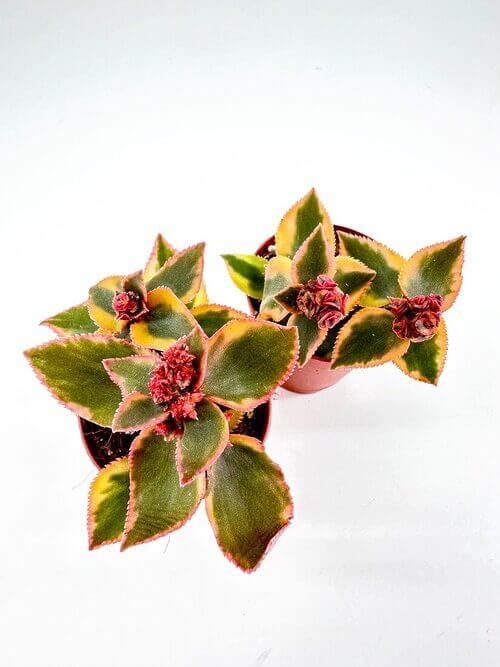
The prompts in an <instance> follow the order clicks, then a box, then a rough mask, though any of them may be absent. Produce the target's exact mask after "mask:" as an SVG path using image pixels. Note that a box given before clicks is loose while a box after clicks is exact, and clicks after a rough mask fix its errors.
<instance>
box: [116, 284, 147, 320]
mask: <svg viewBox="0 0 500 667" xmlns="http://www.w3.org/2000/svg"><path fill="white" fill-rule="evenodd" d="M113 310H114V311H115V313H116V318H117V319H118V320H125V321H127V322H129V321H130V320H135V319H137V318H138V317H139V316H140V315H143V314H144V313H145V312H147V309H146V306H145V305H144V301H143V299H142V297H141V296H140V295H139V294H137V293H136V292H132V291H129V292H117V293H116V294H115V296H114V298H113Z"/></svg>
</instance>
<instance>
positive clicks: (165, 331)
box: [130, 287, 197, 350]
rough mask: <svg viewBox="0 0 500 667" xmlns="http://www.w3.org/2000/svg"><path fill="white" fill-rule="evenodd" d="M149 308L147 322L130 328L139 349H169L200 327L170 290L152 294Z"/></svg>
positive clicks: (159, 288) (150, 293)
mask: <svg viewBox="0 0 500 667" xmlns="http://www.w3.org/2000/svg"><path fill="white" fill-rule="evenodd" d="M147 305H148V308H149V312H148V313H147V315H146V316H145V317H144V319H142V320H141V321H140V322H134V323H133V324H131V325H130V337H131V338H132V340H133V341H134V343H135V344H136V345H139V346H140V347H148V348H152V349H154V350H167V349H168V348H169V347H170V346H171V345H173V343H175V341H176V340H178V339H179V338H182V336H186V335H187V334H188V333H189V332H190V331H191V330H192V329H193V328H194V327H196V326H197V322H196V320H195V319H194V317H193V316H192V314H191V312H190V311H189V310H188V308H187V307H186V306H185V305H184V304H183V303H182V301H181V300H180V299H178V298H177V297H176V296H175V294H174V293H173V291H172V290H170V289H168V288H167V287H158V288H156V289H154V290H153V291H152V292H149V293H148V304H147Z"/></svg>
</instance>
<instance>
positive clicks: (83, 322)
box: [41, 303, 98, 336]
mask: <svg viewBox="0 0 500 667" xmlns="http://www.w3.org/2000/svg"><path fill="white" fill-rule="evenodd" d="M41 324H45V325H46V326H48V327H50V328H51V329H52V331H55V333H56V334H57V335H58V336H72V335H73V334H86V333H95V332H96V331H97V329H98V327H97V325H96V323H95V322H94V320H92V318H91V317H90V315H89V311H88V308H87V304H86V303H81V304H80V305H78V306H73V307H72V308H68V309H67V310H63V311H62V312H61V313H58V314H57V315H53V316H52V317H49V318H47V319H46V320H44V321H43V322H41Z"/></svg>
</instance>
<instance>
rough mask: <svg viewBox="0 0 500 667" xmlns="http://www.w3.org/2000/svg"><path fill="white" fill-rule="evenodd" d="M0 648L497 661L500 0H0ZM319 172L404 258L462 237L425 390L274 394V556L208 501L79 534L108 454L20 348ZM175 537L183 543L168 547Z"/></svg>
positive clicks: (68, 657)
mask: <svg viewBox="0 0 500 667" xmlns="http://www.w3.org/2000/svg"><path fill="white" fill-rule="evenodd" d="M0 95H1V105H0V156H1V159H0V181H1V183H0V185H1V191H0V224H1V263H0V266H1V270H2V284H3V290H2V293H1V296H0V313H1V316H0V317H1V334H0V335H1V343H2V349H3V372H2V382H1V383H0V392H1V405H2V406H3V407H2V411H1V412H2V438H1V452H2V453H1V459H0V460H1V466H2V472H1V475H0V480H1V482H0V496H1V498H0V502H1V507H2V527H1V530H0V588H1V590H0V632H1V635H2V638H1V640H0V663H1V664H2V665H3V666H5V667H24V666H30V667H31V666H33V667H45V666H47V667H93V666H97V667H102V666H106V667H108V666H114V665H116V666H118V665H119V666H120V667H126V666H134V667H135V666H137V665H144V666H145V667H156V666H160V665H161V666H167V665H168V666H175V667H185V666H186V667H187V666H189V667H190V666H191V665H196V664H201V665H209V666H214V667H219V666H225V665H228V666H237V667H247V666H248V667H250V666H253V665H256V666H260V665H265V666H266V667H271V666H277V667H295V666H302V665H317V666H318V667H320V666H330V665H335V666H339V667H362V666H366V665H368V666H369V667H392V666H394V667H401V666H404V667H417V666H418V667H424V666H425V667H435V666H436V667H438V666H439V667H465V666H467V667H479V666H481V667H494V666H497V665H498V664H500V623H499V618H500V451H499V442H498V426H499V423H498V413H499V411H498V389H499V387H498V374H499V370H500V369H499V361H498V331H499V318H498V305H497V302H498V299H499V296H498V293H499V286H498V281H499V277H498V274H499V269H498V265H499V261H498V258H499V241H500V238H499V233H498V226H499V222H500V199H499V177H500V169H499V167H500V157H499V156H500V150H499V149H500V4H499V3H498V1H497V0H495V1H492V2H486V1H484V0H483V1H480V0H476V1H475V2H468V1H467V2H466V1H463V2H462V1H459V0H449V1H448V2H446V1H442V2H440V1H435V2H420V1H418V0H417V1H416V2H408V1H404V2H401V0H395V1H394V2H368V1H365V2H362V1H358V2H353V1H351V2H347V1H346V2H320V1H313V2H311V1H310V0H309V1H308V2H302V3H301V2H292V1H291V0H286V1H283V2H261V3H254V2H248V1H246V2H230V1H229V0H227V1H220V2H203V1H202V0H200V1H199V2H192V1H191V2H186V0H183V1H182V0H179V1H178V2H166V1H164V2H159V1H158V2H152V1H150V2H146V1H142V2H138V1H136V2H130V1H127V2H125V1H123V0H122V1H121V2H110V1H106V0H100V1H97V0H96V1H95V2H89V1H88V2H77V1H76V0H69V1H66V2H63V1H60V2H56V1H51V0H47V1H45V2H40V1H39V0H33V2H24V1H21V0H12V1H10V0H0ZM312 185H315V186H316V187H317V189H318V192H319V194H320V196H321V198H322V199H323V201H324V203H325V204H326V206H327V208H328V209H329V211H330V213H331V216H332V218H333V220H334V222H336V223H339V224H343V225H346V226H349V227H354V228H357V229H360V230H362V231H365V232H366V233H368V234H370V235H373V236H376V237H377V238H378V239H380V240H381V241H385V242H386V243H388V244H389V245H391V246H393V247H394V248H395V249H396V250H398V251H399V252H401V253H402V254H405V255H410V254H411V253H412V252H413V251H415V250H416V249H417V248H419V247H421V246H423V245H427V244H429V243H433V242H438V241H442V240H445V239H449V238H452V237H454V236H456V235H458V234H461V233H466V234H468V241H467V258H466V264H465V281H464V287H463V290H462V294H461V296H460V297H459V299H458V300H457V302H456V304H455V306H454V307H453V309H452V310H451V311H450V312H449V313H447V316H446V319H447V324H448V331H449V337H450V343H451V346H450V349H449V353H448V360H447V364H446V368H445V371H444V373H443V376H442V378H441V382H440V385H439V388H438V389H435V388H433V387H430V386H426V385H423V384H421V383H417V382H412V381H410V380H409V379H408V378H407V377H405V376H404V375H403V374H402V373H400V372H399V371H398V369H397V368H395V367H394V366H392V365H387V366H384V367H382V368H378V369H373V370H368V371H355V372H353V373H351V374H350V375H349V376H348V377H347V378H346V379H344V380H343V381H342V382H341V383H340V384H339V385H338V386H336V387H334V388H332V389H330V390H327V391H324V392H322V393H321V394H317V395H311V396H307V397H304V396H298V395H293V394H289V393H287V392H285V391H280V392H279V394H278V396H277V397H276V398H275V401H274V418H273V424H272V431H271V436H270V438H269V440H268V451H269V453H270V454H271V456H273V457H274V458H275V459H276V460H277V461H278V462H279V463H280V464H281V465H282V467H283V469H284V470H285V473H286V476H287V478H288V480H289V483H290V485H291V487H292V491H293V495H294V499H295V507H296V515H295V519H294V522H293V523H292V525H291V527H290V528H289V529H288V530H287V531H286V532H285V534H284V535H283V537H282V538H281V539H280V540H279V541H278V543H277V545H276V547H275V548H274V550H273V551H272V553H271V554H270V555H269V557H268V558H267V559H266V561H265V562H264V564H263V565H262V567H261V569H260V570H258V571H257V572H256V573H255V574H253V575H250V576H249V575H245V574H243V573H241V572H239V571H238V570H236V569H235V568H234V567H233V566H232V565H231V564H230V563H229V562H228V561H226V560H225V559H224V558H223V556H222V555H221V554H220V553H219V551H218V548H217V545H216V543H215V540H214V538H213V535H212V533H211V529H210V527H209V524H208V521H207V519H206V516H205V512H204V509H203V507H201V508H200V510H199V511H198V513H197V515H196V516H195V518H194V519H193V520H192V521H191V522H190V523H189V524H188V525H187V526H186V527H185V528H184V529H183V530H182V531H180V532H178V533H175V534H173V535H172V536H171V539H170V541H168V540H165V539H164V540H161V541H158V542H154V543H151V544H149V545H146V546H143V547H138V548H136V549H135V550H131V551H128V552H127V553H125V554H120V553H119V551H118V549H117V548H114V547H111V548H106V549H102V550H99V551H97V552H95V553H89V552H88V551H87V545H86V529H85V511H86V496H87V490H88V485H89V481H90V479H91V476H92V474H93V468H92V465H91V463H90V462H89V460H88V458H87V457H86V454H85V452H84V451H83V448H82V445H81V442H80V440H79V435H78V432H77V428H76V420H75V417H74V416H73V415H72V414H71V413H70V412H68V411H65V410H64V409H63V408H61V406H59V405H58V404H57V403H56V402H55V401H54V400H53V399H52V398H51V397H50V396H49V395H48V393H47V392H46V391H45V390H44V389H43V388H42V387H41V385H40V384H39V383H38V382H37V381H36V380H35V378H34V376H33V374H32V373H31V371H30V369H29V368H28V366H27V364H26V363H25V360H24V359H23V358H22V356H21V350H22V349H24V348H26V347H29V346H32V345H34V344H37V343H41V342H42V341H44V340H46V339H48V338H50V337H51V333H50V332H49V330H43V329H41V328H40V329H39V328H37V323H38V322H39V321H40V320H42V319H43V318H45V317H47V316H49V315H52V314H54V313H55V312H58V311H59V310H61V309H63V308H65V307H67V306H69V305H72V304H73V303H77V302H79V301H81V300H82V299H84V298H85V295H86V290H87V288H88V286H89V285H91V284H92V283H94V282H95V281H96V280H97V279H99V278H101V277H103V276H105V275H109V274H112V273H123V272H129V271H131V270H134V269H136V268H138V267H140V266H141V265H142V264H143V262H144V260H145V258H146V256H147V254H148V253H149V250H150V246H151V244H152V242H153V239H154V235H155V234H156V233H157V232H158V231H161V232H163V233H164V234H165V235H166V236H167V237H168V239H170V240H171V242H172V243H173V244H175V245H176V246H178V247H184V246H187V245H189V244H192V243H195V242H197V241H200V240H206V241H207V243H208V247H207V268H206V277H207V282H208V287H209V292H210V295H211V297H212V299H213V300H214V301H218V302H226V303H229V304H231V305H233V306H237V307H240V308H244V307H245V300H244V298H243V296H242V295H241V294H240V293H238V292H237V291H236V290H235V289H233V287H232V285H231V283H230V282H229V279H228V278H227V276H226V273H225V269H224V267H223V264H222V261H221V260H220V259H219V257H218V255H219V253H221V252H252V251H253V250H254V249H255V248H256V246H257V245H259V244H260V242H261V241H262V240H263V239H264V238H266V237H267V236H269V235H270V234H271V233H272V232H273V231H274V228H275V227H276V225H277V223H278V221H279V218H280V216H281V215H282V213H283V212H284V211H285V210H286V209H287V208H288V207H289V205H291V204H292V203H293V202H294V201H295V200H296V199H298V198H299V197H300V196H301V195H303V194H304V193H305V191H307V190H308V189H309V188H310V187H311V186H312ZM167 547H168V548H167Z"/></svg>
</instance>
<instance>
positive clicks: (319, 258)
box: [292, 225, 335, 285]
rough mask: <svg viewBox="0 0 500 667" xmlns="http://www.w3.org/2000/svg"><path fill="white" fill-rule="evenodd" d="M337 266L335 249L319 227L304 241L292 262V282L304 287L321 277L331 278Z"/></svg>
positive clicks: (320, 226)
mask: <svg viewBox="0 0 500 667" xmlns="http://www.w3.org/2000/svg"><path fill="white" fill-rule="evenodd" d="M334 264H335V247H334V246H333V245H332V244H329V243H328V242H327V240H326V237H325V233H324V230H323V227H322V225H318V226H317V227H316V229H314V231H313V232H312V233H311V235H310V236H308V237H307V239H306V240H305V241H304V243H303V244H302V245H301V246H300V248H299V249H298V250H297V252H296V253H295V255H294V258H293V260H292V282H293V283H295V284H299V285H304V284H305V283H307V281H308V280H314V279H315V278H317V277H318V276H320V275H327V276H331V275H332V274H333V270H334Z"/></svg>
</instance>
